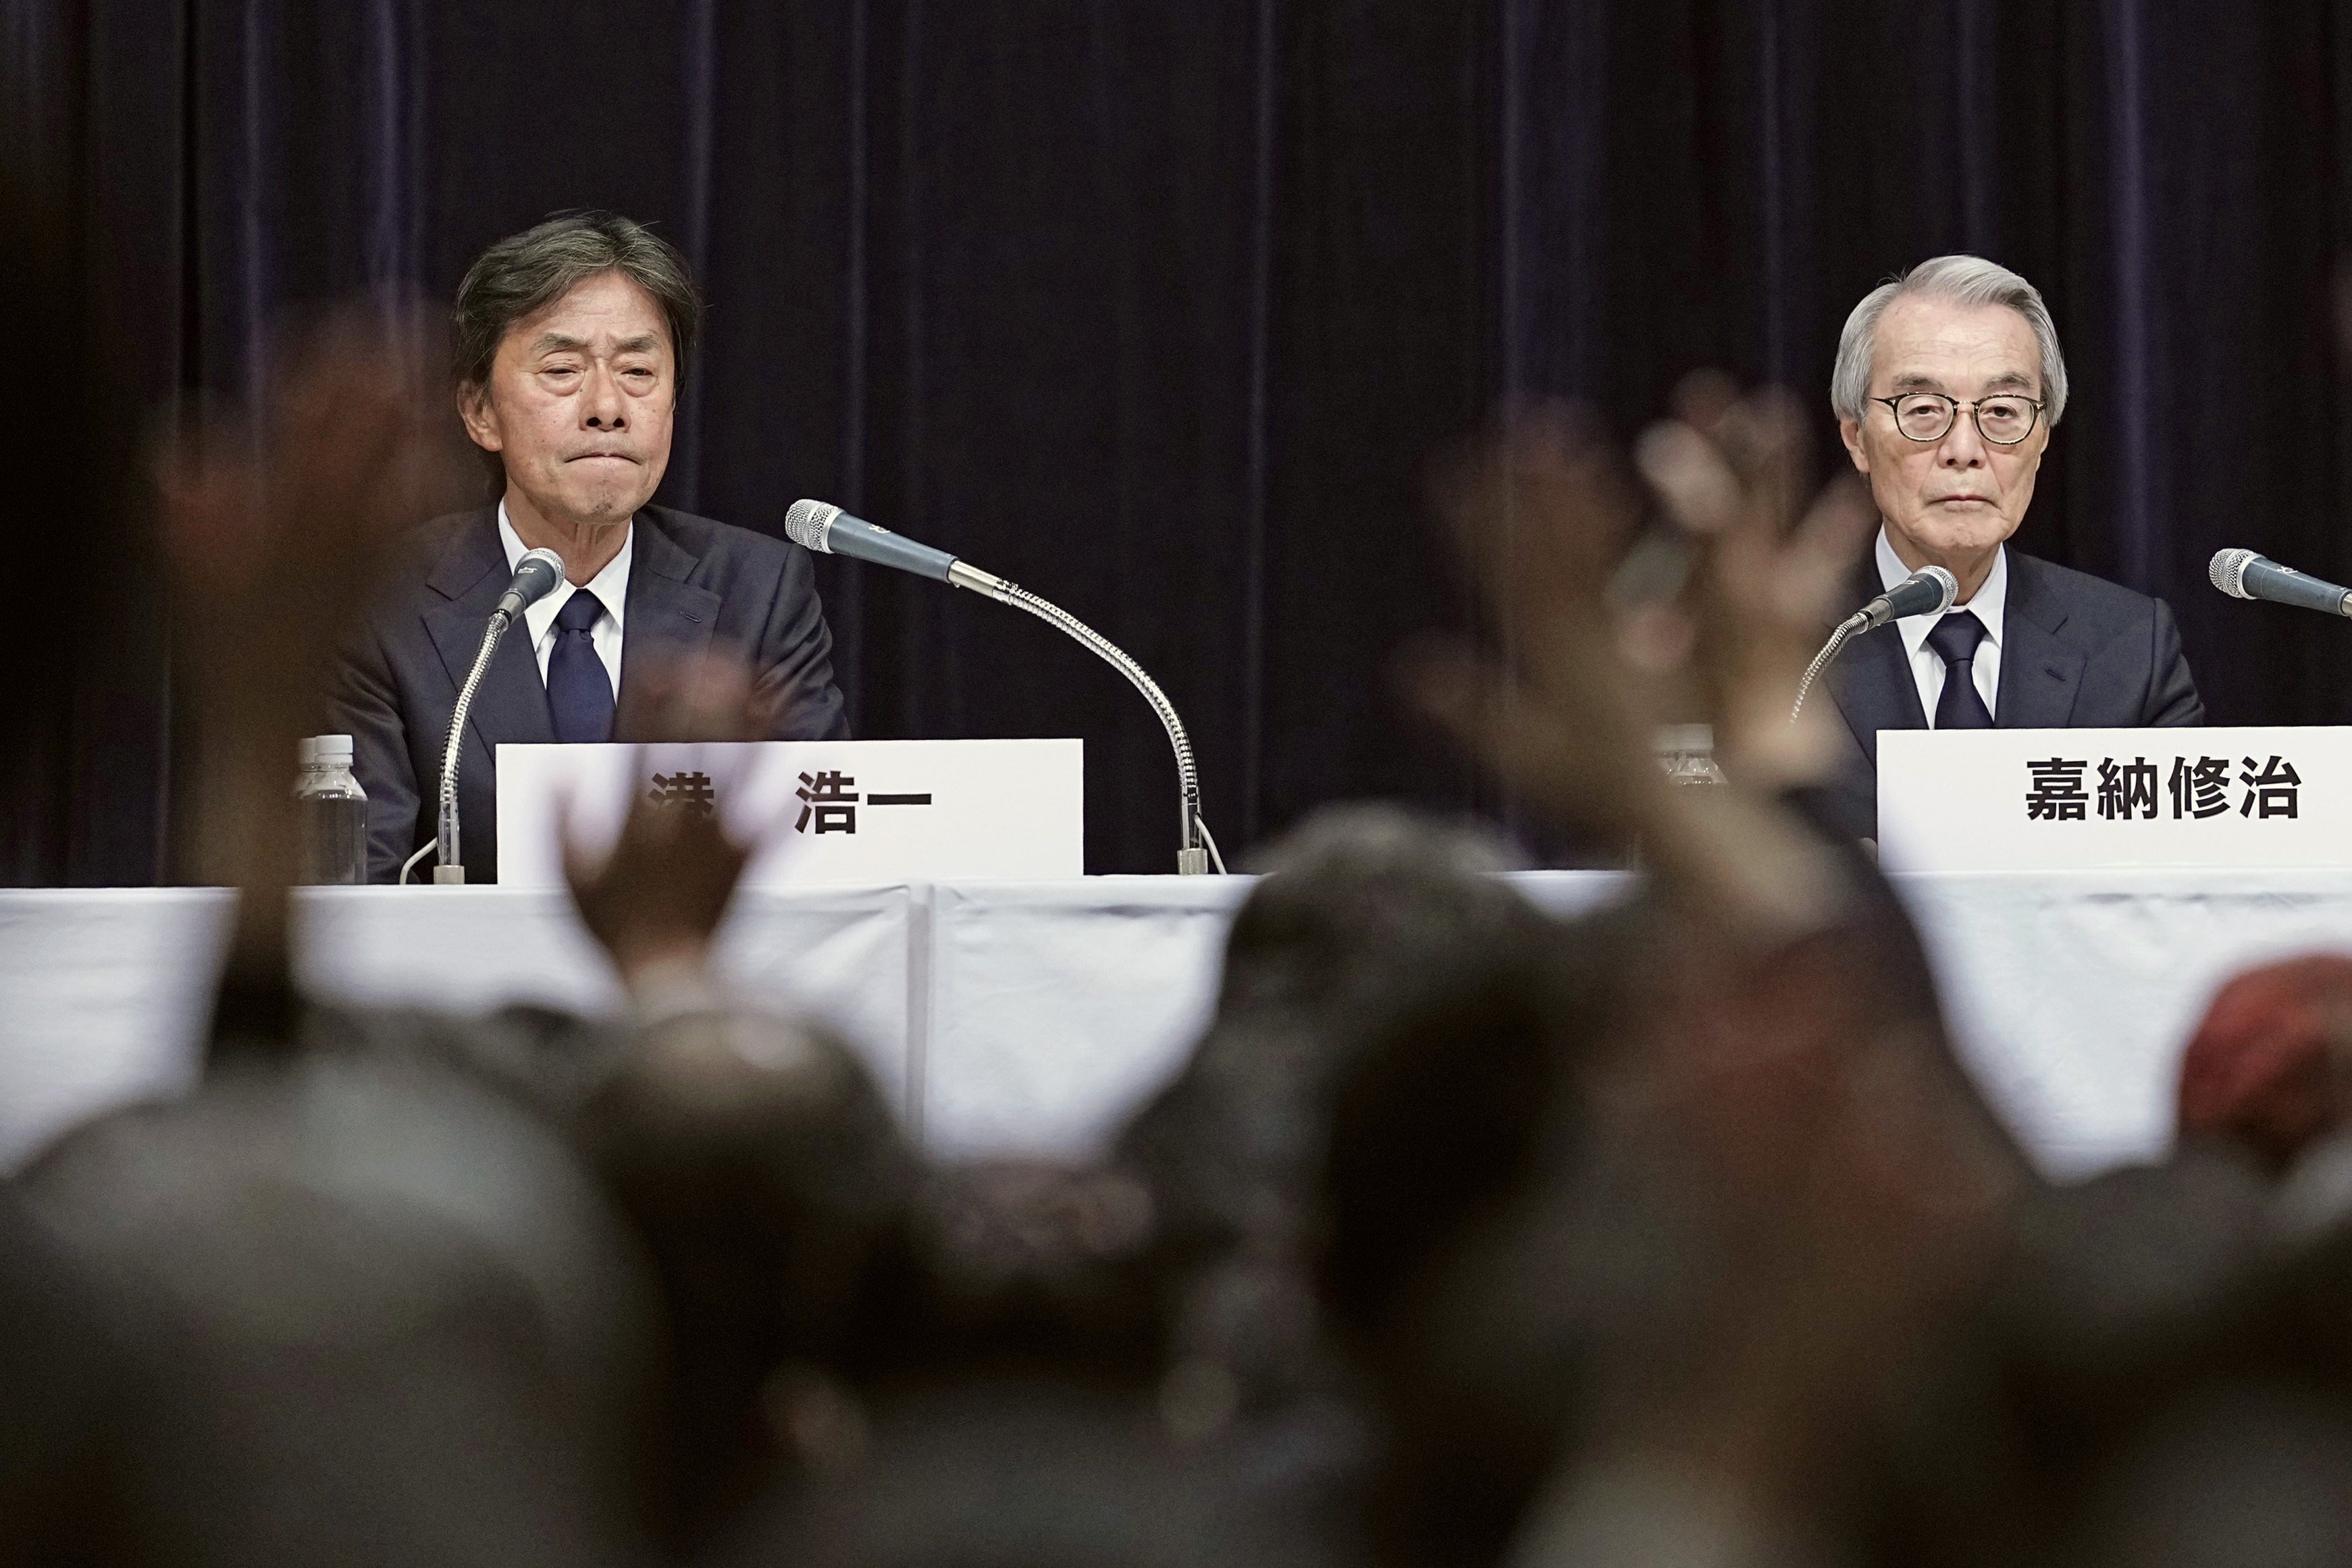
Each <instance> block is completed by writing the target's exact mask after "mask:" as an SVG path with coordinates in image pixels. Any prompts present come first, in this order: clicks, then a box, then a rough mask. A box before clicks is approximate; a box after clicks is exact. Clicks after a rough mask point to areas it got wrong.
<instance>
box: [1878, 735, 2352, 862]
mask: <svg viewBox="0 0 2352 1568" xmlns="http://www.w3.org/2000/svg"><path fill="white" fill-rule="evenodd" d="M1878 858H1879V862H1880V864H1882V865H1884V866H1885V868H1887V869H1888V870H1890V871H2040V870H2079V869H2087V868H2095V867H2102V866H2202V867H2217V868H2221V867H2259V866H2303V867H2314V866H2352V728H2347V727H2343V726H2335V725H2331V726H2327V727H2325V728H2317V727H2315V728H2309V729H2290V728H2278V729H2242V730H2218V729H2217V730H1882V731H1879V732H1878Z"/></svg>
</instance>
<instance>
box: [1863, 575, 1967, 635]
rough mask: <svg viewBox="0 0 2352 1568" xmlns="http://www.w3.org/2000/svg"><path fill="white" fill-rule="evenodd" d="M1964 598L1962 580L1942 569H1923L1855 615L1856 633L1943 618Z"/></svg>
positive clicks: (1888, 590) (1879, 596)
mask: <svg viewBox="0 0 2352 1568" xmlns="http://www.w3.org/2000/svg"><path fill="white" fill-rule="evenodd" d="M1959 596H1960V582H1959V579H1958V578H1957V577H1955V576H1953V575H1952V574H1950V573H1949V572H1947V571H1945V570H1944V569H1943V568H1942V567H1941V566H1922V567H1920V568H1919V570H1917V571H1916V572H1914V573H1912V574H1911V575H1909V576H1908V577H1906V578H1904V579H1903V581H1901V582H1900V583H1897V584H1895V586H1893V587H1892V588H1889V589H1887V590H1886V592H1885V593H1884V594H1881V595H1878V597H1876V598H1875V599H1873V600H1871V601H1870V603H1868V604H1867V605H1864V606H1863V607H1862V608H1860V609H1859V610H1856V611H1855V612H1854V613H1853V619H1854V620H1857V621H1859V622H1861V623H1862V624H1861V625H1860V626H1856V627H1854V630H1856V631H1861V632H1867V631H1875V630H1877V629H1878V628H1879V627H1880V626H1885V624H1886V623H1887V622H1889V621H1900V620H1907V619H1909V618H1910V617H1911V616H1940V615H1942V614H1943V613H1944V612H1945V611H1946V610H1948V609H1950V608H1951V607H1952V601H1953V600H1955V599H1957V598H1958V597H1959Z"/></svg>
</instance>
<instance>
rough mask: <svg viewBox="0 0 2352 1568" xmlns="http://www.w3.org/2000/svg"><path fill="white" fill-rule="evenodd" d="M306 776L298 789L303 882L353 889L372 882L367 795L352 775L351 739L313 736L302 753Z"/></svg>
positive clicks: (300, 780) (302, 748)
mask: <svg viewBox="0 0 2352 1568" xmlns="http://www.w3.org/2000/svg"><path fill="white" fill-rule="evenodd" d="M299 755H300V759H301V763H302V776H301V777H300V779H299V780H298V781H297V782H296V784H295V785H294V795H295V798H296V799H297V800H299V802H300V803H301V813H302V846H301V849H302V860H301V878H302V880H303V881H305V882H310V883H313V884H324V885H328V886H355V885H357V884H360V883H362V882H365V881H366V880H367V879H368V874H367V870H368V863H367V792H366V791H365V790H363V789H362V788H360V781H359V780H358V779H356V778H354V777H353V776H352V738H351V737H350V736H349V735H313V736H311V737H310V739H309V740H307V741H304V742H302V744H301V749H300V752H299Z"/></svg>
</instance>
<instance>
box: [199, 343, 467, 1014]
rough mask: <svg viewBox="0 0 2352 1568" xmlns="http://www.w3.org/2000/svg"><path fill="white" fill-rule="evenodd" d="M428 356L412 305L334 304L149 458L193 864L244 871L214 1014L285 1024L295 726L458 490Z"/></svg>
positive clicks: (203, 874)
mask: <svg viewBox="0 0 2352 1568" xmlns="http://www.w3.org/2000/svg"><path fill="white" fill-rule="evenodd" d="M437 363H439V362H438V356H437V354H436V353H434V352H433V348H432V342H431V338H430V336H429V334H427V333H425V331H423V330H421V329H420V328H419V327H417V326H416V325H415V324H414V323H409V322H402V321H393V320H390V319H388V318H387V317H386V315H385V314H384V313H383V311H382V310H375V309H364V310H363V309H359V308H353V309H350V310H343V311H340V312H338V313H335V314H333V315H331V316H329V317H327V318H325V319H324V320H323V321H320V322H319V323H318V324H316V325H315V326H313V327H311V328H310V329H309V330H307V331H302V332H300V333H299V334H296V335H294V336H292V337H290V338H289V340H288V341H287V343H286V345H285V347H284V349H283V351H282V352H281V353H279V354H278V356H277V358H276V359H275V361H274V362H273V364H272V368H271V372H270V379H269V386H268V392H267V393H266V394H265V395H263V396H262V398H261V399H260V401H259V403H258V405H257V407H256V409H255V410H254V411H253V412H252V413H251V414H250V415H249V416H246V417H244V418H231V417H226V416H215V417H207V418H205V419H202V420H196V421H191V422H189V423H187V424H186V425H184V426H182V427H181V428H180V429H179V430H178V431H176V432H175V433H174V435H173V437H172V438H171V439H170V440H168V441H167V442H166V443H165V444H164V446H163V448H162V450H161V451H160V452H159V454H158V456H157V458H156V461H155V464H154V473H155V479H156V484H157V489H158V500H159V505H158V514H159V521H160V524H161V527H160V530H159V531H160V534H161V537H162V541H163V550H164V554H165V558H166V560H167V561H168V563H169V564H170V568H171V574H172V581H173V591H174V594H175V596H176V598H177V600H178V603H179V616H178V620H179V626H180V629H181V634H182V636H183V637H184V653H185V656H186V658H188V661H189V664H190V668H192V669H193V670H194V679H192V680H191V681H189V683H188V685H189V689H190V690H191V691H192V692H193V694H194V702H195V708H196V715H195V717H196V725H195V728H196V734H197V742H196V744H197V751H198V763H197V767H196V770H195V772H196V778H195V800H194V809H193V811H192V813H191V817H190V819H191V821H192V822H193V823H194V853H193V856H192V858H191V866H190V868H191V869H192V870H193V871H194V873H195V874H196V876H197V877H198V878H199V879H202V880H205V881H210V882H216V883H224V884H230V885H237V886H242V887H243V888H244V889H246V892H245V896H244V897H243V898H242V899H241V900H239V901H238V906H237V925H236V936H235V938H234V940H233V942H232V945H231V954H230V963H229V977H228V979H227V981H226V983H225V988H224V999H223V1004H222V1010H221V1016H220V1017H219V1018H217V1019H216V1020H215V1032H216V1033H218V1032H221V1031H222V1030H223V1029H225V1028H227V1029H233V1030H235V1031H236V1032H240V1033H243V1034H246V1035H249V1036H254V1037H276V1038H282V1037H283V1036H284V1028H285V1025H286V1019H285V1016H284V1014H285V1011H286V1009H287V1007H288V1005H289V1000H288V999H289V996H290V990H289V982H288V979H287V973H288V971H287V955H286V922H287V905H286V889H287V888H288V887H289V885H290V884H291V883H292V881H293V880H294V876H295V871H296V865H295V854H296V849H295V846H296V842H297V834H296V831H295V818H294V802H293V797H292V780H293V773H294V743H295V742H296V741H297V740H298V739H299V737H300V736H301V735H303V734H304V733H305V732H307V731H309V730H310V728H311V727H312V726H313V725H314V724H315V723H316V721H317V718H318V715H319V714H320V712H322V711H323V710H324V709H325V705H326V704H325V696H326V691H327V689H328V686H329V683H330V680H331V673H332V666H333V660H334V651H335V639H336V638H337V637H338V636H340V635H341V631H342V628H343V627H344V626H346V625H347V624H348V623H349V620H350V617H351V616H352V614H353V613H354V612H355V611H356V610H357V609H358V608H359V606H360V605H362V602H363V600H364V598H365V595H367V593H368V592H369V591H370V589H371V588H372V587H373V584H374V583H375V581H376V574H377V571H378V568H379V567H380V565H381V564H382V563H383V560H384V557H385V554H386V552H388V551H389V550H390V548H391V547H392V546H393V545H394V543H395V542H397V541H398V539H399V538H400V537H401V536H402V535H403V534H404V532H405V531H407V530H408V529H409V528H411V527H413V526H414V525H415V524H416V523H418V522H421V521H424V520H425V519H426V518H428V517H430V516H432V515H433V514H434V513H435V512H436V511H440V510H448V508H450V507H451V506H453V505H455V504H456V502H457V499H458V497H459V495H460V494H461V489H462V486H461V475H462V473H463V469H462V468H460V467H459V466H458V465H457V461H456V457H455V452H454V448H453V447H452V445H451V433H450V430H449V428H448V421H447V419H446V416H445V414H444V410H445V409H446V401H445V399H444V398H443V397H442V395H441V394H440V390H439V388H438V387H437V385H436V383H435V381H434V378H433V376H432V374H430V369H429V367H432V366H435V365H437ZM240 997H243V998H247V1000H248V1002H249V1003H250V1005H247V1002H240V1001H239V1000H238V998H240ZM241 1009H242V1016H236V1015H239V1014H240V1010H241ZM273 1015H274V1016H273Z"/></svg>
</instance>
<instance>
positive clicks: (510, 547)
mask: <svg viewBox="0 0 2352 1568" xmlns="http://www.w3.org/2000/svg"><path fill="white" fill-rule="evenodd" d="M623 526H625V528H627V529H628V532H626V533H625V534H624V535H622V537H621V552H620V553H619V554H617V555H615V556H614V557H613V559H612V560H610V561H608V562H606V563H604V570H603V571H602V572H599V573H597V574H596V575H594V576H593V577H591V578H590V579H589V580H588V590H587V591H588V592H589V593H591V594H593V595H596V599H597V602H598V603H599V604H601V605H604V614H603V615H601V616H597V617H596V624H595V625H594V626H590V627H589V628H588V640H589V641H590V642H591V643H593V645H594V646H595V648H596V657H597V658H601V659H603V660H604V673H605V674H606V675H608V676H611V677H612V678H613V697H614V700H615V701H618V700H619V699H620V695H621V617H622V616H625V615H627V614H628V611H629V558H630V557H631V556H632V555H635V553H636V549H637V525H636V522H635V520H632V521H629V522H627V523H625V524H624V525H623ZM499 543H500V544H503V545H505V546H506V551H507V570H508V571H509V572H511V571H513V570H514V569H515V568H516V567H517V566H519V565H520V564H521V563H522V558H523V552H524V548H525V547H524V545H523V542H522V535H520V534H519V533H517V532H516V531H514V524H513V523H511V522H509V521H507V503H506V502H504V501H500V502H499ZM578 592H580V590H579V589H577V588H574V587H573V586H572V582H571V579H569V578H566V579H564V580H563V581H562V582H560V583H558V584H556V585H555V588H554V591H553V592H551V593H550V594H549V595H547V597H545V598H543V599H541V600H540V601H539V602H538V603H537V604H535V605H526V606H525V607H524V609H523V612H522V624H523V629H524V630H526V631H528V632H529V633H530V650H531V652H533V653H534V654H537V655H538V656H539V679H540V681H541V684H542V685H544V684H545V683H546V680H547V658H548V655H550V654H551V653H553V652H554V651H555V617H556V616H557V615H558V614H559V613H560V612H561V611H562V608H563V606H564V604H565V603H566V601H568V600H569V599H570V598H571V597H572V595H574V594H576V593H578Z"/></svg>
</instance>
